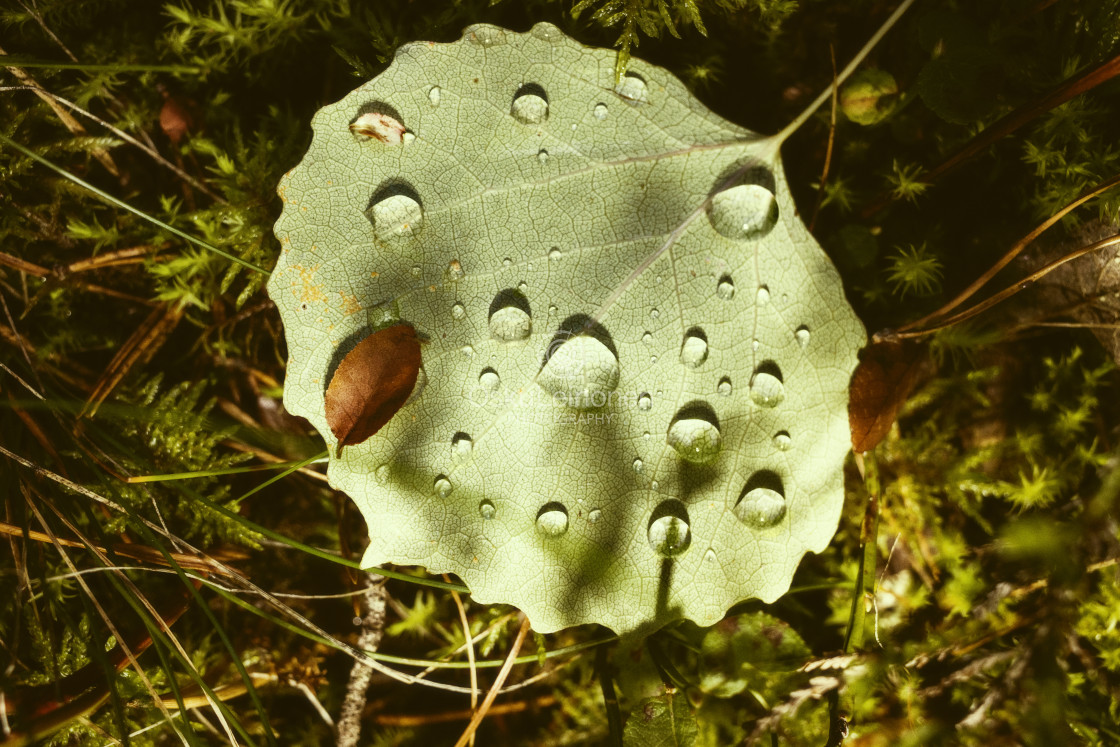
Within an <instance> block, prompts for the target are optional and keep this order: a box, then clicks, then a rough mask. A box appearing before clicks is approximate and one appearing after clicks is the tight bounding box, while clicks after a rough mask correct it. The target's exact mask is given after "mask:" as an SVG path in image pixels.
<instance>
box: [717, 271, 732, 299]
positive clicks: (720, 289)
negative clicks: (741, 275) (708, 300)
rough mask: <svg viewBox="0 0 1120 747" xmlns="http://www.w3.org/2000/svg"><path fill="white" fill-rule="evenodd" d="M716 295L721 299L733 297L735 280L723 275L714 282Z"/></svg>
mask: <svg viewBox="0 0 1120 747" xmlns="http://www.w3.org/2000/svg"><path fill="white" fill-rule="evenodd" d="M716 296H717V297H719V299H720V300H722V301H730V300H731V299H732V298H734V297H735V281H734V280H732V279H731V276H730V275H724V276H723V277H721V278H720V279H719V282H718V283H717V284H716Z"/></svg>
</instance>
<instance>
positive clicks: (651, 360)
mask: <svg viewBox="0 0 1120 747" xmlns="http://www.w3.org/2000/svg"><path fill="white" fill-rule="evenodd" d="M649 362H650V363H657V356H656V355H651V356H650V357H649Z"/></svg>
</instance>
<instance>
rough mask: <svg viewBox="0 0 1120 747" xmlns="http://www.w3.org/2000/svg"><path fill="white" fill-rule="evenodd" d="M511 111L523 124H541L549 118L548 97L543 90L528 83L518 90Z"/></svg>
mask: <svg viewBox="0 0 1120 747" xmlns="http://www.w3.org/2000/svg"><path fill="white" fill-rule="evenodd" d="M509 111H510V114H512V115H513V117H514V119H516V120H517V121H518V122H521V123H522V124H540V123H541V122H543V121H544V120H545V119H547V118H548V97H547V95H546V94H545V92H544V89H543V88H541V87H540V86H538V85H536V84H533V83H528V84H526V85H523V86H521V88H519V89H517V94H516V95H515V96H514V99H513V105H512V106H511V107H510V110H509Z"/></svg>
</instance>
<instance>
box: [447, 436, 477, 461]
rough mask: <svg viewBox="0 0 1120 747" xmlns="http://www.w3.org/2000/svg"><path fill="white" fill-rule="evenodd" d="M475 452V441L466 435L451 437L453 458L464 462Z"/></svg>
mask: <svg viewBox="0 0 1120 747" xmlns="http://www.w3.org/2000/svg"><path fill="white" fill-rule="evenodd" d="M472 451H474V439H472V438H471V437H470V436H468V435H467V434H466V433H462V432H460V433H456V434H455V435H454V436H452V437H451V456H452V457H454V458H455V459H457V460H464V459H466V458H467V457H469V456H470V455H471V452H472Z"/></svg>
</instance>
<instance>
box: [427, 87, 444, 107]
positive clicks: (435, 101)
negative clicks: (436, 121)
mask: <svg viewBox="0 0 1120 747" xmlns="http://www.w3.org/2000/svg"><path fill="white" fill-rule="evenodd" d="M441 98H443V91H441V90H440V87H439V86H432V87H431V88H429V89H428V103H429V104H431V105H432V106H439V102H440V99H441Z"/></svg>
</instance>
